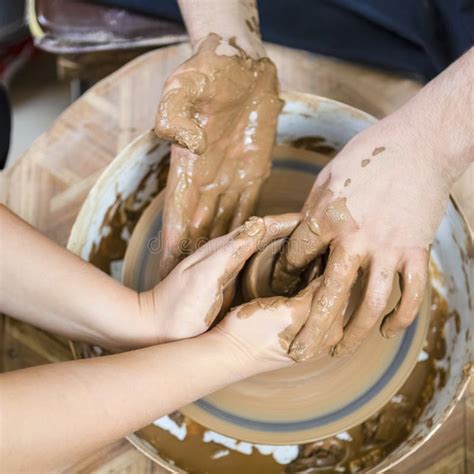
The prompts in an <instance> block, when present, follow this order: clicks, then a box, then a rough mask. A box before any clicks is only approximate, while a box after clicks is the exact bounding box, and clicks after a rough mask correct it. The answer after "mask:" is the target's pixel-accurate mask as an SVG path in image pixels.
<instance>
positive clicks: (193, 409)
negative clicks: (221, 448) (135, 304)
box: [123, 147, 430, 444]
mask: <svg viewBox="0 0 474 474" xmlns="http://www.w3.org/2000/svg"><path fill="white" fill-rule="evenodd" d="M327 161H328V157H326V156H324V155H320V154H318V153H314V152H308V151H303V150H295V149H290V148H288V147H277V148H276V149H275V152H274V159H273V168H272V173H271V176H270V178H269V179H268V181H267V182H266V183H265V185H264V187H263V189H262V193H261V196H260V200H259V203H258V209H257V213H256V214H257V215H260V216H264V215H269V214H280V213H286V212H298V211H299V210H300V209H301V207H302V204H303V202H304V200H305V198H306V196H307V195H308V193H309V191H310V189H311V186H312V184H313V182H314V179H315V176H316V175H317V173H318V172H319V170H320V169H321V168H322V167H323V166H324V165H325V164H326V163H327ZM163 203H164V193H163V192H162V193H161V194H160V195H158V196H157V198H156V199H155V200H154V201H153V202H152V204H150V206H149V207H148V209H147V210H146V211H145V212H144V213H143V215H142V217H141V218H140V221H139V222H138V224H137V226H136V228H135V231H134V233H133V235H132V238H131V240H130V243H129V246H128V249H127V253H126V256H125V262H124V271H123V280H124V283H125V284H126V285H127V286H129V287H131V288H134V289H136V290H138V291H144V290H147V289H149V288H151V287H153V286H154V285H155V284H156V283H157V282H158V280H159V279H158V262H159V257H160V252H159V249H154V248H153V247H152V246H150V245H149V242H152V241H156V237H157V236H158V235H159V233H160V232H161V223H162V210H163ZM282 243H283V241H281V242H279V243H277V244H276V246H273V248H272V249H270V250H268V249H264V250H263V251H262V252H261V253H260V254H257V255H255V256H254V257H253V259H252V261H251V262H250V263H249V264H248V265H247V266H246V270H245V272H246V274H245V275H244V284H243V290H244V294H245V295H246V297H247V298H250V297H253V296H269V294H266V292H270V291H271V290H270V287H269V284H268V278H269V274H270V273H271V265H270V266H269V265H268V264H267V263H265V264H264V265H263V266H261V265H260V264H261V262H260V263H259V259H260V260H265V262H268V261H269V260H270V261H271V260H272V259H273V258H274V256H273V255H271V256H269V255H268V252H275V251H277V250H278V245H281V244H282ZM252 275H253V276H252ZM394 283H395V285H394V291H393V294H392V298H391V301H390V302H389V305H388V307H387V308H386V311H385V313H387V312H388V311H389V310H390V309H391V308H393V306H394V305H395V304H396V302H397V301H398V296H399V288H398V287H397V282H396V281H395V282H394ZM353 293H354V295H356V293H357V289H356V291H354V292H353ZM354 298H355V299H357V295H356V296H354ZM354 298H351V299H352V300H354ZM354 304H355V302H354V301H353V302H352V304H349V307H348V309H347V312H346V316H347V317H349V316H350V312H351V311H352V309H353V307H354ZM429 304H430V302H429V298H428V297H426V298H425V300H424V303H423V306H422V309H421V310H420V313H419V315H418V317H417V319H416V320H415V322H414V323H413V324H412V325H411V326H410V327H409V328H408V329H407V330H405V331H403V332H402V333H400V334H398V335H397V336H395V337H394V338H392V339H388V340H387V339H384V338H383V337H382V336H381V335H380V333H379V330H378V325H376V327H375V328H374V330H373V331H372V332H371V333H370V334H369V337H368V338H367V339H366V340H365V341H364V343H363V344H362V346H361V347H360V348H359V350H358V351H357V352H356V353H355V354H354V355H352V356H347V357H342V358H332V357H329V356H326V357H322V358H318V359H317V360H310V361H307V362H304V363H300V364H296V365H294V366H292V367H289V368H285V369H281V370H277V371H274V372H270V373H266V374H261V375H257V376H255V377H252V378H249V379H247V380H244V381H241V382H239V383H236V384H233V385H231V386H229V387H226V388H224V389H222V390H220V391H218V392H215V393H213V394H211V395H209V396H207V397H205V398H203V399H201V400H198V401H196V402H195V403H193V404H191V405H188V406H186V407H183V408H182V409H181V411H182V413H184V414H185V415H187V416H189V417H190V418H192V419H194V420H195V421H197V422H198V423H200V424H201V425H204V426H206V427H208V428H209V429H211V430H213V431H215V432H218V433H222V434H224V435H227V436H231V437H234V438H237V439H241V440H246V441H251V442H254V443H269V444H289V443H302V442H307V441H310V440H315V439H322V438H325V437H328V436H331V435H333V434H335V433H338V432H340V431H343V430H346V429H348V428H350V427H352V426H354V425H356V424H358V423H361V422H362V421H364V420H365V419H367V418H368V417H370V416H371V415H372V414H373V413H375V412H376V411H377V410H379V409H380V408H381V407H382V406H383V405H384V404H385V403H387V402H388V401H389V400H390V398H391V397H392V396H393V395H394V394H395V393H396V392H397V390H398V389H399V388H400V387H401V386H402V384H403V382H404V381H405V380H406V378H407V377H408V375H409V374H410V372H411V370H412V369H413V367H414V365H415V363H416V361H417V356H418V353H419V352H420V350H421V349H422V345H423V342H424V339H425V335H426V332H427V328H428V324H429Z"/></svg>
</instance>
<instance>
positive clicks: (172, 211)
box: [155, 33, 282, 277]
mask: <svg viewBox="0 0 474 474" xmlns="http://www.w3.org/2000/svg"><path fill="white" fill-rule="evenodd" d="M253 39H254V41H252V42H249V44H248V45H247V46H245V48H246V49H245V50H244V49H243V48H242V47H241V46H240V45H241V44H242V45H245V42H240V39H239V40H235V38H234V39H230V40H224V39H222V38H221V36H219V35H217V34H214V33H212V34H209V35H208V36H207V37H206V38H205V39H204V40H203V41H201V42H200V44H199V46H198V47H197V51H196V53H195V55H194V56H193V57H191V58H190V59H189V60H188V61H186V62H185V63H184V64H183V65H182V66H180V68H179V69H178V70H177V71H176V72H175V73H173V74H172V75H171V76H170V78H169V79H168V81H167V83H166V86H165V90H164V92H163V97H162V100H161V103H160V105H159V108H158V114H157V118H156V125H155V131H156V134H157V135H158V136H159V137H161V138H164V139H167V140H170V141H172V142H173V143H176V144H178V145H180V146H173V147H172V151H171V168H170V172H169V176H168V183H167V188H166V205H165V211H164V229H163V235H164V242H165V246H164V252H163V256H162V261H161V265H160V273H161V275H162V277H164V276H166V275H167V274H168V273H169V272H170V271H171V270H172V269H173V268H174V266H175V265H176V264H177V263H178V262H179V261H180V260H181V259H182V258H183V257H184V252H183V247H188V248H189V250H195V249H196V248H197V247H198V244H199V243H200V242H201V241H202V240H203V239H208V238H214V237H218V236H220V235H223V234H225V233H226V232H228V231H229V230H232V229H234V228H235V227H237V226H239V225H241V224H242V223H243V222H244V221H245V220H246V219H247V218H248V217H249V216H250V215H251V214H252V212H253V210H254V206H255V203H256V199H257V197H258V194H259V190H260V187H261V185H262V183H263V181H264V180H265V178H266V177H267V176H268V174H269V172H270V166H271V156H270V154H271V150H272V146H273V142H274V137H275V127H276V121H277V116H278V113H279V111H280V109H281V107H282V101H281V100H280V99H279V98H278V80H277V74H276V68H275V66H274V64H273V63H272V62H271V61H270V60H269V59H268V58H266V57H263V56H264V55H265V52H264V49H263V46H262V45H261V41H260V40H258V41H255V37H254V38H253ZM185 242H186V243H187V245H183V243H185Z"/></svg>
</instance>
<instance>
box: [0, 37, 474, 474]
mask: <svg viewBox="0 0 474 474" xmlns="http://www.w3.org/2000/svg"><path fill="white" fill-rule="evenodd" d="M268 50H269V54H270V56H271V57H272V59H273V60H274V61H275V62H276V64H277V66H278V71H279V75H280V80H281V83H282V88H283V89H286V90H299V91H303V92H311V93H315V94H319V95H322V96H326V97H330V98H333V99H336V100H340V101H342V102H346V103H348V104H351V105H353V106H355V107H358V108H360V109H363V110H365V111H367V112H369V113H371V114H373V115H375V116H377V117H383V116H384V115H386V114H388V113H390V112H392V111H393V110H395V109H396V108H398V107H399V106H400V105H402V104H403V103H404V102H406V101H407V100H408V99H409V98H410V97H411V96H412V95H414V94H415V93H416V92H417V90H419V88H420V85H419V84H417V83H416V82H414V81H411V80H408V79H404V78H402V77H398V76H395V75H392V74H387V73H384V72H380V71H375V70H371V69H368V68H365V67H361V66H357V65H352V64H348V63H345V62H340V61H336V60H330V59H327V58H321V57H317V56H314V55H311V54H309V53H305V52H301V51H295V50H290V49H287V48H283V47H277V46H273V45H269V46H268ZM189 53H190V49H189V46H188V45H187V44H183V45H179V46H174V47H169V48H163V49H160V50H157V51H154V52H151V53H148V54H146V55H144V56H141V57H139V58H137V59H136V60H134V61H132V62H131V63H129V64H127V65H126V66H125V67H123V68H122V69H120V70H119V71H117V72H115V73H114V74H112V75H111V76H109V77H107V78H106V79H105V80H103V81H101V82H100V83H99V84H97V85H96V86H95V87H94V88H92V89H91V90H90V91H89V92H88V93H87V94H85V95H84V96H83V97H81V98H80V99H79V100H78V101H76V102H75V103H74V104H73V105H71V106H70V107H69V108H68V109H67V110H66V111H65V112H64V113H63V114H62V115H61V116H60V117H59V118H58V120H57V121H56V122H55V123H54V125H53V126H52V127H51V129H50V130H49V131H48V132H47V133H45V134H43V135H42V136H41V137H40V138H39V139H38V140H36V142H35V143H34V144H33V146H32V147H31V149H30V150H29V151H28V152H27V153H26V154H25V155H24V156H23V157H22V158H21V159H19V160H18V161H17V162H16V163H15V165H14V166H13V167H11V168H9V169H8V170H7V171H6V172H4V173H2V174H1V175H0V201H2V202H5V203H6V204H7V205H8V206H9V207H10V208H11V209H12V210H13V211H15V212H16V213H17V214H19V215H20V216H21V217H23V218H24V219H26V220H27V221H29V222H30V223H31V224H33V225H34V226H35V227H37V228H38V229H39V230H41V231H42V232H43V233H45V234H46V235H48V236H49V237H50V238H51V239H53V240H55V241H56V242H58V243H60V244H61V245H65V244H66V242H67V239H68V235H69V232H70V229H71V226H72V224H73V222H74V220H75V217H76V215H77V213H78V211H79V209H80V206H81V204H82V202H83V200H84V198H85V197H86V195H87V193H88V191H89V189H90V188H91V186H92V185H93V184H94V183H95V181H96V180H97V178H98V176H99V175H100V174H101V172H102V170H103V169H104V167H105V166H107V165H108V164H109V163H110V161H111V160H112V159H113V157H114V156H115V155H116V154H117V152H118V151H119V150H121V149H122V148H123V147H124V146H125V145H127V144H128V143H129V142H130V141H131V140H133V139H134V138H135V137H136V136H137V135H139V134H140V133H142V132H143V131H145V130H147V129H149V128H151V127H152V124H153V119H154V114H155V108H156V106H157V104H158V101H159V97H160V94H161V90H162V87H163V84H164V81H165V79H166V77H167V76H168V74H169V73H171V72H172V71H173V70H174V69H175V68H176V67H177V66H178V65H179V64H180V63H181V62H182V61H183V60H185V59H186V58H187V57H188V55H189ZM2 326H3V333H2V337H1V338H0V344H1V346H0V349H1V363H2V366H3V370H14V369H18V368H21V367H27V366H33V365H38V364H43V363H47V362H56V361H61V360H67V359H69V358H71V352H70V350H69V346H68V343H67V341H64V340H61V339H58V338H56V337H52V336H51V335H48V334H46V333H44V332H41V331H38V330H36V329H34V328H32V327H31V326H29V325H27V324H23V323H19V322H16V321H13V320H11V319H9V318H6V317H4V318H3V320H2ZM68 472H74V473H82V472H84V473H86V472H87V473H89V472H128V473H148V472H162V471H161V470H160V468H158V467H156V466H155V465H153V463H152V462H151V461H149V460H148V459H147V458H145V457H144V455H142V454H141V453H139V452H138V451H136V450H135V449H134V448H133V447H132V446H131V445H129V444H128V443H127V442H126V441H120V442H118V443H115V444H114V445H112V446H110V447H107V448H104V449H102V450H100V451H99V452H97V453H96V454H95V455H93V456H91V457H89V458H88V459H85V460H83V461H82V462H81V463H79V464H77V465H75V466H73V467H71V469H70V471H68ZM391 472H392V473H426V474H428V473H429V474H445V473H446V474H448V473H449V474H451V473H459V474H467V473H474V384H473V382H472V381H471V386H470V391H469V393H468V394H467V396H466V397H465V398H464V399H463V400H462V401H461V402H460V403H459V404H458V406H457V407H456V409H455V411H454V413H453V414H452V415H451V417H450V418H449V420H448V421H447V422H446V424H445V425H444V426H443V427H442V429H441V430H440V431H439V432H438V433H437V434H436V435H435V436H434V437H433V438H432V439H431V440H430V441H429V442H428V443H427V444H426V445H425V446H423V447H422V448H421V449H420V450H419V451H418V452H417V453H416V454H415V455H413V456H411V457H410V458H409V459H407V460H406V461H404V462H403V463H402V464H401V465H400V466H398V467H397V468H396V469H394V470H392V471H391Z"/></svg>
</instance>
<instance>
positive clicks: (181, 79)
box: [155, 73, 207, 155]
mask: <svg viewBox="0 0 474 474" xmlns="http://www.w3.org/2000/svg"><path fill="white" fill-rule="evenodd" d="M206 83H207V78H206V77H205V76H204V75H203V74H190V73H182V74H180V75H178V76H177V77H176V78H174V80H173V84H177V87H173V88H172V89H170V90H168V91H167V92H166V93H165V94H164V95H163V97H162V99H161V102H160V105H159V106H158V112H157V115H156V120H155V133H156V134H157V136H158V137H160V138H163V139H165V140H169V141H171V142H174V143H177V144H178V145H181V146H183V147H185V148H187V149H189V150H190V151H191V152H192V153H195V154H197V155H202V154H203V153H204V151H205V150H206V147H207V138H206V132H205V131H204V130H203V129H202V128H201V127H200V125H199V123H198V122H197V120H196V111H195V107H196V102H197V101H198V100H199V99H202V97H200V96H201V95H202V93H203V90H204V89H205V85H206Z"/></svg>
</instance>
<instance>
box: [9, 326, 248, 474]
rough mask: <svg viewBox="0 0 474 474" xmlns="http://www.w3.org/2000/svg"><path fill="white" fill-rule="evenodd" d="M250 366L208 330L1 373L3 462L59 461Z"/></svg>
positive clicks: (44, 467)
mask: <svg viewBox="0 0 474 474" xmlns="http://www.w3.org/2000/svg"><path fill="white" fill-rule="evenodd" d="M254 373H256V364H255V361H254V362H253V363H249V361H248V360H246V359H245V356H244V355H242V354H241V353H240V352H239V351H237V350H235V349H234V348H233V347H232V346H231V345H229V344H228V343H226V342H225V341H223V340H222V339H220V338H219V336H218V335H216V334H214V333H213V332H210V333H207V334H205V335H203V336H200V337H198V338H194V339H188V340H185V341H179V342H174V343H171V344H164V345H160V346H155V347H149V348H146V349H141V350H137V351H134V352H128V353H123V354H117V355H113V356H107V357H102V358H98V359H91V360H82V361H73V362H65V363H61V364H55V365H46V366H40V367H34V368H29V369H25V370H20V371H16V372H12V373H7V374H4V375H2V376H1V378H0V394H1V396H0V417H1V420H2V422H1V442H0V459H2V470H3V471H4V472H13V471H17V470H24V471H31V469H32V468H33V467H34V469H35V470H37V471H41V472H49V471H50V470H53V469H59V468H63V467H65V466H66V465H68V464H71V463H72V462H74V461H76V460H78V459H80V458H82V457H84V456H86V455H87V454H89V453H90V452H92V451H94V450H96V449H99V448H100V447H101V446H105V445H107V444H109V443H111V442H113V441H115V440H118V439H120V438H122V437H124V436H125V435H127V434H128V433H131V432H133V431H135V430H137V429H139V428H141V427H143V426H145V425H147V424H149V423H151V422H152V421H153V420H155V419H157V418H159V417H161V416H163V415H166V414H168V413H170V412H172V411H174V410H176V409H178V408H179V407H181V406H184V405H186V404H188V403H190V402H192V401H193V400H196V399H198V398H200V397H202V396H204V395H206V394H208V393H211V392H213V391H215V390H218V389H220V388H221V387H223V386H225V385H228V384H230V383H233V382H236V381H238V380H240V379H242V378H245V377H248V376H250V375H253V374H254Z"/></svg>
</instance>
